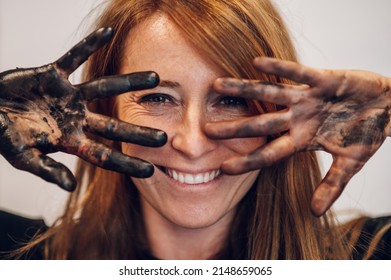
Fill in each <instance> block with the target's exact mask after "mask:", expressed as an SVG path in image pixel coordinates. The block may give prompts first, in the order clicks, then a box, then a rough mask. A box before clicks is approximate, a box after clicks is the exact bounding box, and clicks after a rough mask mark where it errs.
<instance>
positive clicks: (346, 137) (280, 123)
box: [207, 58, 390, 215]
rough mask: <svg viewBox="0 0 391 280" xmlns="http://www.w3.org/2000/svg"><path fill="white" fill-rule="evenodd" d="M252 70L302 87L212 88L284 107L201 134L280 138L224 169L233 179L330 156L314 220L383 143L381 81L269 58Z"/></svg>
mask: <svg viewBox="0 0 391 280" xmlns="http://www.w3.org/2000/svg"><path fill="white" fill-rule="evenodd" d="M255 66H256V67H257V68H258V69H259V70H260V71H263V72H266V73H269V74H275V75H279V76H282V77H285V78H288V79H291V80H293V81H295V82H298V83H301V85H297V86H291V85H281V84H278V85H277V84H269V83H262V82H259V81H243V80H236V79H223V80H220V81H217V82H216V84H215V87H216V89H217V90H219V91H220V92H221V93H223V94H230V95H238V96H241V97H246V98H253V99H258V100H262V101H266V102H272V103H276V104H279V105H284V106H286V107H287V108H286V109H285V110H282V111H279V112H273V113H268V114H263V115H260V116H257V117H252V118H250V119H247V120H239V121H236V122H227V123H220V124H210V125H209V126H208V127H207V131H208V133H209V135H210V136H211V137H216V138H231V137H253V136H267V135H273V134H277V133H280V134H282V136H280V137H278V138H276V139H274V140H273V141H271V142H270V143H268V144H267V145H265V146H262V147H260V148H258V149H257V150H256V151H254V152H253V153H252V154H251V155H247V156H245V157H241V158H235V159H231V160H229V161H227V162H225V163H224V164H223V170H224V171H225V172H227V173H231V174H238V173H242V172H247V171H250V170H254V169H258V168H260V167H262V166H268V165H273V164H275V163H277V162H278V161H280V160H282V159H284V158H286V157H289V156H290V155H292V154H294V153H295V152H300V151H309V150H324V151H326V152H328V153H330V154H332V156H333V164H332V166H331V168H330V170H329V171H328V173H327V175H326V176H325V178H324V179H323V180H322V182H321V184H320V185H319V186H318V187H317V189H316V191H315V193H314V196H313V200H312V209H313V211H314V213H315V214H317V215H321V214H323V213H324V212H325V211H326V210H327V209H328V208H329V207H330V206H331V204H332V203H333V202H334V201H335V200H336V199H337V197H338V196H339V195H340V194H341V192H342V190H343V188H344V187H345V186H346V184H347V183H348V181H349V180H350V178H351V177H352V176H353V175H354V174H356V173H357V172H358V171H359V170H360V169H361V168H362V166H363V165H364V164H365V163H366V162H367V160H368V159H369V158H370V157H371V156H372V155H373V154H374V153H375V152H376V151H377V149H378V148H379V147H380V146H381V144H382V143H383V141H384V140H385V138H386V137H387V133H388V124H389V118H390V109H389V108H390V100H389V97H388V95H389V94H390V89H389V87H388V86H387V80H386V78H384V77H382V76H380V75H376V74H374V73H370V72H364V71H342V70H338V71H334V70H316V69H312V68H309V67H305V66H302V65H299V64H296V63H293V62H283V61H278V60H275V59H268V58H262V59H258V60H256V62H255Z"/></svg>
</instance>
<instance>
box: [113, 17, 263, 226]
mask: <svg viewBox="0 0 391 280" xmlns="http://www.w3.org/2000/svg"><path fill="white" fill-rule="evenodd" d="M147 70H153V71H156V72H157V73H158V74H159V76H160V85H159V86H158V87H156V88H154V89H150V90H143V91H136V92H129V93H126V94H122V95H120V96H119V97H118V99H117V107H116V108H117V110H118V116H119V118H120V119H122V120H124V121H127V122H130V123H133V124H137V125H142V126H148V127H153V128H157V129H160V130H163V131H165V132H166V133H167V135H168V142H167V144H166V145H165V146H163V147H160V148H148V147H142V146H137V145H134V144H127V143H124V144H122V150H123V152H124V153H126V154H128V155H132V156H135V157H140V158H142V159H145V160H147V161H150V162H152V163H153V164H154V165H155V167H156V168H155V173H154V175H153V176H152V177H151V178H148V179H132V180H133V181H134V184H135V185H136V187H137V189H138V190H139V192H140V196H141V201H142V207H143V213H144V215H145V218H146V219H149V218H151V219H155V220H156V219H159V220H160V221H163V222H164V223H169V224H171V225H175V226H180V227H184V228H194V229H195V228H204V227H208V226H211V225H214V224H216V223H218V222H220V223H224V221H230V220H231V218H232V216H233V213H234V210H235V207H236V206H237V204H238V202H239V201H240V200H241V199H242V198H243V196H244V195H245V194H246V193H247V191H248V190H249V189H250V188H251V186H252V185H253V183H254V181H255V179H256V177H257V174H258V171H253V172H250V173H246V174H243V175H239V176H228V175H225V174H221V172H220V169H219V168H220V166H221V164H222V162H223V161H225V160H227V159H228V158H231V157H234V156H239V155H244V154H246V153H248V152H250V151H252V150H254V149H255V148H256V147H258V146H260V145H261V144H263V143H264V141H265V140H264V139H263V138H251V139H250V138H248V139H233V140H223V141H221V140H219V141H217V140H213V139H210V138H208V137H207V136H206V135H205V133H204V130H203V127H204V125H205V124H206V123H207V122H215V121H221V120H232V119H238V118H243V117H245V116H249V115H253V114H255V113H256V112H255V110H254V108H253V107H252V106H251V105H249V104H247V102H246V100H243V99H238V98H230V97H223V96H221V95H219V94H217V93H215V92H214V91H213V90H212V83H213V81H214V80H215V79H216V78H218V77H221V76H226V73H224V72H222V71H221V70H220V69H218V68H216V66H215V65H213V64H212V63H210V61H208V59H207V58H205V57H203V56H202V55H200V54H199V53H198V52H197V50H196V49H195V48H194V47H193V46H191V45H190V44H189V43H188V42H187V41H186V40H185V38H184V37H183V36H182V35H181V32H180V31H179V29H178V28H177V27H176V26H175V25H174V24H173V23H172V22H171V21H170V20H169V19H168V18H167V17H166V16H164V15H155V16H153V17H151V18H150V19H149V20H147V21H146V22H144V23H143V24H141V25H139V26H138V27H137V28H136V29H134V30H133V31H132V32H131V33H130V34H129V35H128V38H127V41H126V46H125V49H124V53H123V59H122V66H121V69H120V72H121V73H129V72H136V71H147Z"/></svg>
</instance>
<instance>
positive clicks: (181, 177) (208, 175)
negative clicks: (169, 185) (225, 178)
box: [166, 169, 220, 185]
mask: <svg viewBox="0 0 391 280" xmlns="http://www.w3.org/2000/svg"><path fill="white" fill-rule="evenodd" d="M166 173H167V174H168V176H170V177H171V178H173V179H174V180H176V181H179V182H181V183H185V184H189V185H196V184H202V183H208V182H210V181H212V180H213V179H215V178H216V177H217V176H219V175H220V170H219V169H218V170H214V171H211V172H205V173H198V174H188V173H181V172H179V171H176V170H174V169H166Z"/></svg>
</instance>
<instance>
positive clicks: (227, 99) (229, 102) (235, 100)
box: [218, 96, 248, 108]
mask: <svg viewBox="0 0 391 280" xmlns="http://www.w3.org/2000/svg"><path fill="white" fill-rule="evenodd" d="M218 104H219V105H222V106H228V107H241V108H248V103H247V100H246V99H245V98H241V97H235V96H224V97H222V98H221V99H220V100H219V103H218Z"/></svg>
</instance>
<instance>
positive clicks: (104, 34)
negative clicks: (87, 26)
mask: <svg viewBox="0 0 391 280" xmlns="http://www.w3.org/2000/svg"><path fill="white" fill-rule="evenodd" d="M96 34H99V35H100V36H101V38H102V39H103V40H104V41H106V42H107V41H109V40H110V39H111V38H112V37H113V35H114V29H113V28H112V27H102V28H99V29H98V30H97V31H96Z"/></svg>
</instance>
